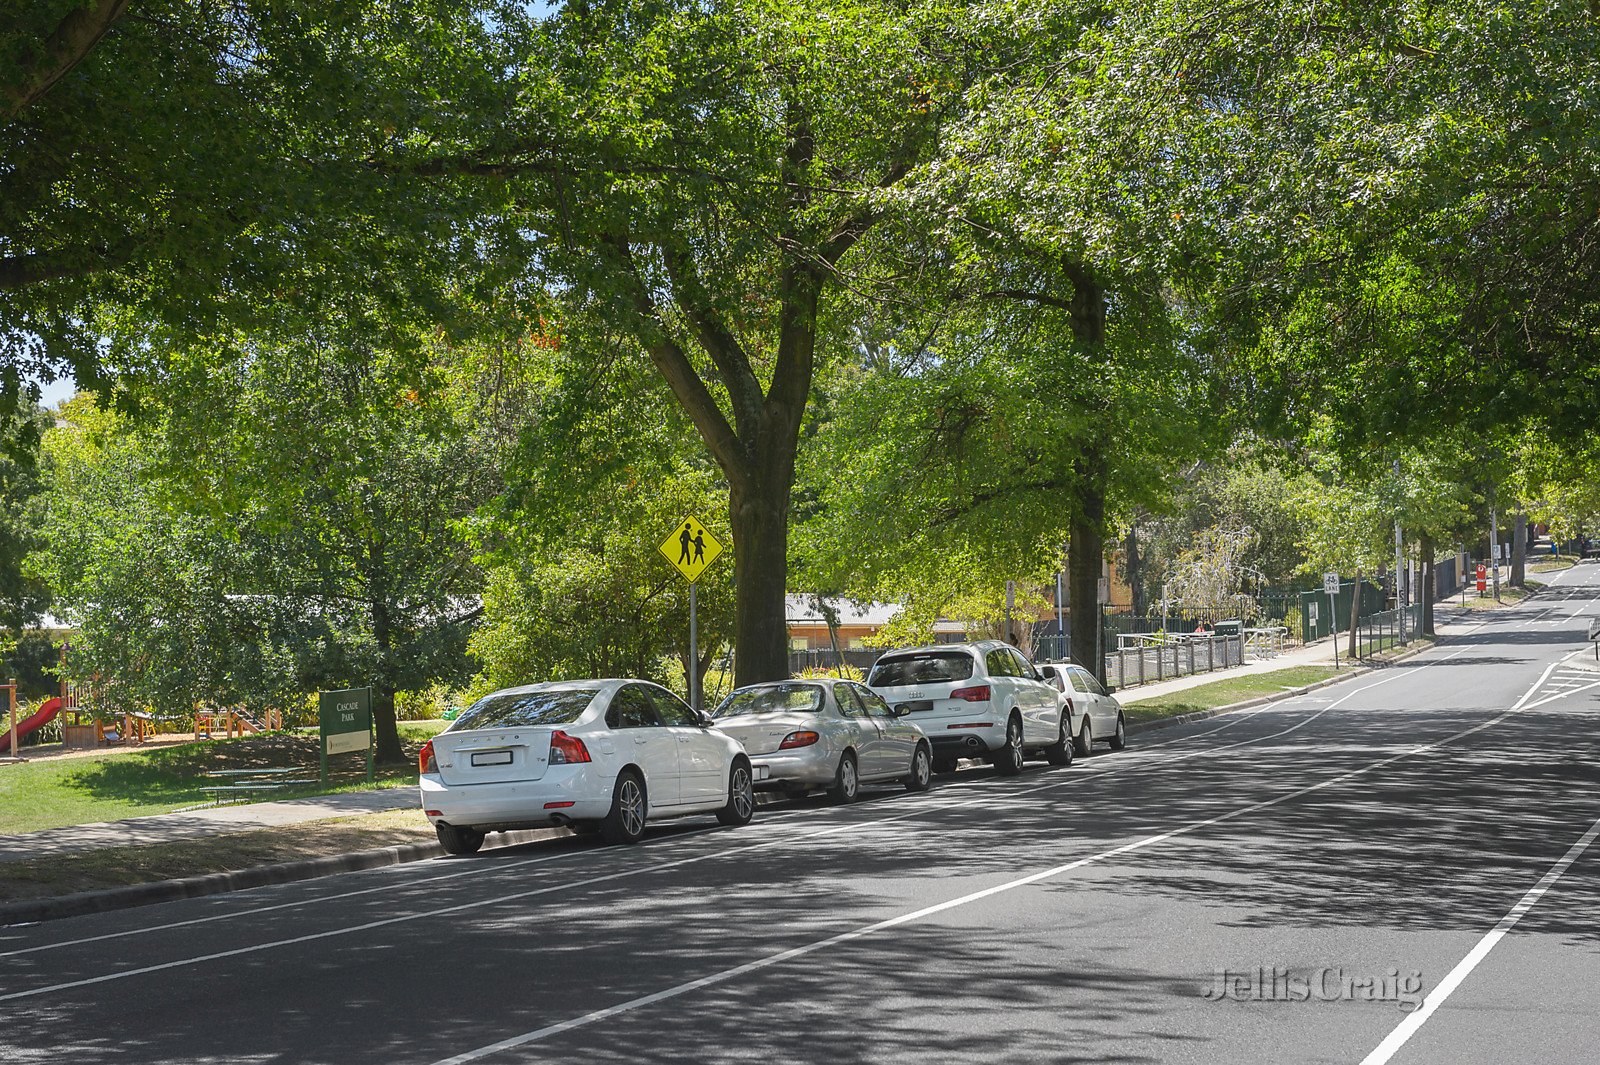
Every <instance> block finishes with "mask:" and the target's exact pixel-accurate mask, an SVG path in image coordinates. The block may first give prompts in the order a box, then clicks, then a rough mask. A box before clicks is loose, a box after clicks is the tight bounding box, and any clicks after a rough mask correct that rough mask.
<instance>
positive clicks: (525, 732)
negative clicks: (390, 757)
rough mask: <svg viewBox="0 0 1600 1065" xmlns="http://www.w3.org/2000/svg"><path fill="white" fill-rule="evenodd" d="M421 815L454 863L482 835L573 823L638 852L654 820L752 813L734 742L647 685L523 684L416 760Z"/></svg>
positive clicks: (750, 786) (466, 717) (744, 764)
mask: <svg viewBox="0 0 1600 1065" xmlns="http://www.w3.org/2000/svg"><path fill="white" fill-rule="evenodd" d="M417 761H418V768H419V770H420V771H421V786H422V810H423V813H425V814H426V815H427V817H428V820H429V821H430V822H432V824H433V826H434V830H435V831H436V832H437V833H438V835H439V842H440V844H441V845H443V847H444V849H445V850H447V851H449V852H450V853H451V854H471V853H473V852H474V851H476V850H477V849H478V848H479V847H481V846H483V839H484V835H485V834H486V833H489V832H507V831H510V830H512V829H519V828H545V827H549V826H551V825H570V826H572V827H573V828H575V829H577V830H579V831H586V830H598V831H599V833H600V835H601V836H602V837H603V838H604V839H605V840H606V841H607V842H611V843H633V842H636V841H637V840H638V839H639V838H640V837H641V836H643V835H644V827H645V822H646V821H648V820H651V819H654V818H663V817H681V816H684V815H686V814H698V813H715V814H716V815H717V820H719V821H721V822H722V823H723V824H725V825H743V824H746V823H748V822H749V821H750V818H751V816H752V815H753V814H754V813H755V805H756V804H755V790H754V781H753V779H752V775H751V769H750V759H749V758H748V757H747V756H746V755H745V753H744V748H742V747H741V746H739V743H738V741H737V740H735V739H733V738H732V737H731V736H728V735H726V734H724V733H722V732H719V731H717V730H716V729H713V728H712V727H711V722H710V719H709V718H706V717H704V716H702V715H700V714H697V713H695V712H694V711H693V710H692V709H690V708H689V706H688V704H686V703H685V702H683V700H681V699H679V698H678V697H677V696H676V695H673V694H672V693H671V692H669V691H667V690H666V689H665V688H663V687H661V686H659V685H656V684H651V683H649V682H648V681H642V680H586V681H565V682H559V683H548V684H529V685H526V686H524V687H520V688H507V689H505V690H503V691H497V692H494V693H493V694H491V695H486V696H484V697H483V698H482V699H479V700H478V701H477V702H476V703H473V704H472V705H471V706H470V707H468V708H467V709H466V710H463V711H462V712H461V716H460V717H458V718H456V720H455V721H454V722H453V723H452V724H451V725H450V727H449V728H448V729H446V730H445V731H444V732H441V733H440V734H439V735H437V736H435V737H434V738H433V739H431V740H429V741H428V742H427V743H426V744H424V745H423V747H422V750H421V752H420V753H419V755H418V759H417Z"/></svg>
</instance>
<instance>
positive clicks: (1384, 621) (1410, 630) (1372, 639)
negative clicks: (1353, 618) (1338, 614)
mask: <svg viewBox="0 0 1600 1065" xmlns="http://www.w3.org/2000/svg"><path fill="white" fill-rule="evenodd" d="M1402 614H1404V615H1405V619H1404V620H1405V624H1404V625H1401V615H1402ZM1421 630H1422V604H1420V603H1414V604H1412V605H1411V606H1408V607H1406V608H1405V609H1404V610H1403V611H1401V610H1380V611H1377V612H1376V613H1372V614H1368V615H1367V616H1366V617H1364V618H1361V619H1360V620H1359V621H1357V622H1356V657H1357V658H1369V657H1371V656H1372V655H1375V654H1379V653H1380V652H1383V651H1388V650H1392V649H1393V648H1396V647H1404V646H1405V645H1406V644H1408V643H1410V642H1411V641H1412V640H1415V639H1416V638H1417V637H1418V636H1419V635H1421Z"/></svg>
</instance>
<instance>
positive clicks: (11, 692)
mask: <svg viewBox="0 0 1600 1065" xmlns="http://www.w3.org/2000/svg"><path fill="white" fill-rule="evenodd" d="M0 688H4V689H5V690H6V705H7V706H8V707H9V708H10V714H11V754H10V756H9V757H8V758H6V759H5V760H6V761H7V762H21V761H23V760H24V759H22V758H20V757H18V756H17V678H16V677H12V678H11V683H10V684H0Z"/></svg>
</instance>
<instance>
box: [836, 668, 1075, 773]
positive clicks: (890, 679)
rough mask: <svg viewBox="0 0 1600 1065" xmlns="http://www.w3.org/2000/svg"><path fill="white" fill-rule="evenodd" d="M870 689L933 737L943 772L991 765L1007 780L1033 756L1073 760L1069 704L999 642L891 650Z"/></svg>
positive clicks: (936, 759)
mask: <svg viewBox="0 0 1600 1065" xmlns="http://www.w3.org/2000/svg"><path fill="white" fill-rule="evenodd" d="M867 686H868V687H869V688H871V689H872V690H873V691H875V692H877V693H878V694H879V695H881V696H883V698H884V699H885V701H887V702H888V703H889V705H890V706H892V707H894V708H895V709H896V710H897V711H903V712H905V713H906V715H907V718H906V720H908V721H911V722H912V723H914V724H916V725H918V726H920V727H921V728H922V731H923V732H924V733H926V734H927V736H928V740H929V742H930V743H931V744H932V745H933V767H934V769H935V770H936V771H938V772H941V773H948V772H949V771H950V770H952V769H954V768H955V767H956V759H958V758H987V759H988V760H989V761H990V762H991V763H992V764H993V765H994V767H995V768H996V769H998V770H999V771H1000V772H1002V773H1005V774H1007V775H1011V774H1016V773H1020V772H1022V762H1023V759H1024V758H1026V757H1028V756H1029V755H1030V754H1033V755H1040V756H1043V757H1044V758H1046V759H1048V760H1049V761H1050V763H1051V764H1052V765H1068V764H1070V763H1071V761H1072V742H1071V741H1072V737H1073V732H1072V721H1071V719H1070V718H1069V717H1068V716H1067V715H1068V714H1069V713H1070V711H1069V710H1067V708H1066V700H1065V699H1063V698H1062V695H1061V693H1060V692H1059V691H1057V690H1056V688H1055V686H1054V685H1053V684H1051V683H1050V682H1049V681H1048V680H1046V679H1044V677H1042V676H1041V675H1040V674H1039V671H1038V670H1036V669H1034V668H1033V666H1032V665H1031V664H1030V663H1029V662H1028V660H1027V659H1026V658H1024V657H1023V656H1022V653H1021V652H1020V651H1018V650H1017V649H1016V648H1015V647H1012V646H1011V645H1009V644H1006V643H1001V642H1000V641H999V640H985V641H983V642H981V643H951V644H939V645H936V646H933V647H913V648H910V649H907V650H903V651H890V652H889V653H888V654H886V655H884V656H883V657H882V658H880V659H878V664H877V665H875V666H873V667H872V674H871V675H870V676H869V677H868V678H867Z"/></svg>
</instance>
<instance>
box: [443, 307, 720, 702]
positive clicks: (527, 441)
mask: <svg viewBox="0 0 1600 1065" xmlns="http://www.w3.org/2000/svg"><path fill="white" fill-rule="evenodd" d="M573 326H574V327H573V328H571V329H569V330H567V331H565V332H564V333H563V340H562V342H561V343H560V344H559V345H557V346H555V347H554V348H547V349H544V350H542V351H541V357H540V358H539V359H538V360H536V361H534V362H532V363H530V365H529V366H528V367H527V374H526V376H525V377H524V379H523V389H524V391H525V392H526V402H527V404H528V421H527V424H526V426H525V428H524V430H523V433H522V435H521V437H520V440H519V442H518V444H517V450H516V453H515V457H514V458H513V459H512V460H511V462H510V466H509V477H510V483H509V485H508V490H507V493H506V495H505V496H504V498H502V499H500V500H495V501H491V502H488V503H487V504H486V506H485V507H484V508H483V510H482V511H481V513H480V514H479V515H478V517H477V518H476V519H475V520H474V522H473V530H474V536H475V537H476V539H477V543H478V545H479V548H480V551H481V553H482V555H481V557H482V561H483V563H484V565H485V566H486V567H487V570H488V578H487V583H486V586H485V590H484V621H483V624H482V626H481V627H480V628H479V629H478V631H477V632H476V633H475V634H474V635H473V637H472V642H471V650H472V653H473V655H474V656H475V657H476V658H477V659H478V661H479V663H480V664H481V667H482V672H481V673H480V675H479V677H478V679H477V680H476V681H475V683H474V691H476V692H482V691H486V690H492V689H495V688H500V687H506V686H510V685H515V684H528V683H532V682H534V681H540V680H550V679H559V678H566V677H610V676H636V677H648V678H651V679H655V680H658V681H663V682H665V681H667V680H669V679H670V677H669V673H670V672H671V670H670V669H669V667H668V665H667V661H666V660H667V659H668V658H669V657H680V658H682V657H686V656H687V653H688V632H689V616H688V600H689V596H688V586H687V585H686V584H685V583H684V581H683V578H682V577H681V576H680V575H679V574H678V572H677V571H676V570H674V569H672V568H671V566H670V565H669V564H668V563H667V560H666V559H664V558H663V557H662V556H661V554H660V552H659V551H658V550H657V545H659V544H660V543H661V542H662V541H664V540H666V539H667V537H668V536H669V535H670V534H671V533H672V531H673V530H674V529H676V528H677V525H678V523H679V522H680V521H682V520H683V519H684V518H685V517H687V516H695V517H697V518H699V519H700V520H702V521H704V522H705V523H706V524H707V525H708V526H709V528H710V529H711V531H712V533H713V535H715V536H716V537H717V538H718V539H719V540H721V541H722V542H723V544H724V545H726V544H728V543H729V541H730V539H731V537H730V535H729V532H728V529H727V526H726V523H725V522H723V521H721V520H719V519H718V517H717V516H718V515H719V514H720V513H721V511H722V509H723V507H724V506H725V492H726V488H725V487H724V485H723V484H722V482H721V479H720V478H719V477H717V476H716V474H715V473H714V472H713V471H712V470H711V469H709V468H708V466H707V464H706V463H705V461H704V460H703V459H702V458H700V456H699V448H698V446H697V444H696V442H695V441H694V439H693V436H692V434H693V430H692V428H691V427H690V426H689V424H688V422H687V420H686V419H685V418H684V417H683V415H682V414H681V412H679V411H678V410H677V409H676V407H675V406H674V404H673V403H672V402H671V400H670V398H668V397H667V396H666V395H665V394H664V389H663V387H662V385H661V384H660V382H658V381H656V380H655V379H654V378H653V376H651V375H649V374H647V373H645V372H643V371H642V370H641V368H640V367H639V366H638V365H637V363H635V362H630V361H626V360H615V361H612V362H611V363H610V365H609V366H605V367H603V368H601V369H599V370H598V371H597V370H596V365H597V363H598V362H599V356H600V354H601V352H600V351H598V350H596V349H597V348H601V347H604V346H605V345H607V344H619V345H625V344H626V342H625V341H622V340H618V339H614V338H607V337H606V335H605V334H604V332H602V331H601V330H600V329H598V328H597V327H596V325H595V323H594V322H592V321H589V320H579V321H577V322H575V323H573ZM697 595H698V608H699V624H700V634H699V635H700V649H701V662H700V666H699V668H700V670H701V673H702V674H704V672H705V670H706V668H707V667H708V666H709V664H710V662H711V661H712V659H713V656H714V655H716V654H718V653H719V652H720V649H721V648H722V646H723V645H724V644H725V643H727V642H728V641H729V640H730V639H731V637H732V621H733V581H732V565H731V560H729V559H727V558H724V559H720V560H718V561H717V562H716V563H715V564H714V565H713V566H712V567H711V568H710V569H709V570H707V571H706V572H705V574H704V575H703V576H702V577H701V579H700V582H699V586H698V591H697ZM678 675H679V676H685V675H687V674H686V673H684V672H683V671H682V665H681V662H680V664H679V667H678Z"/></svg>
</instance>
